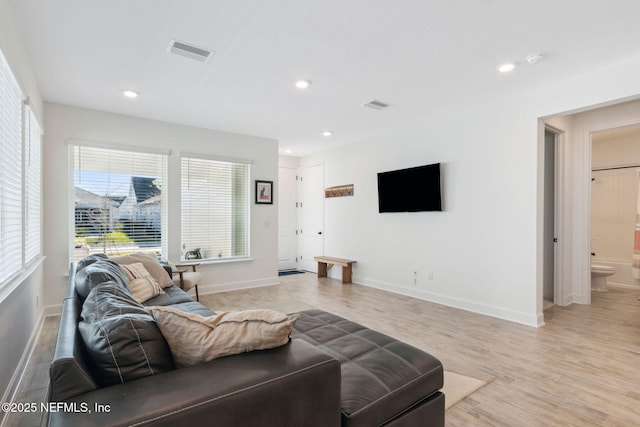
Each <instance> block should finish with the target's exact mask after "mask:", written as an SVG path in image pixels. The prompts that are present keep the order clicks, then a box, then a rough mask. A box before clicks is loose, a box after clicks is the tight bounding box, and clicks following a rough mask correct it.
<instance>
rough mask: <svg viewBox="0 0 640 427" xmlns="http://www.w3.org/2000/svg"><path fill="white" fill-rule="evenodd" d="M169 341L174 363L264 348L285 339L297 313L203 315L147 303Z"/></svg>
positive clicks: (271, 312)
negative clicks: (151, 305) (289, 314)
mask: <svg viewBox="0 0 640 427" xmlns="http://www.w3.org/2000/svg"><path fill="white" fill-rule="evenodd" d="M147 310H149V312H151V313H152V314H153V317H154V318H155V319H156V321H157V322H158V325H159V326H160V330H161V331H162V334H163V335H164V337H165V338H166V340H167V342H168V343H169V347H170V348H171V354H172V355H173V359H174V360H175V363H176V366H178V367H182V366H189V365H196V364H198V363H202V362H206V361H209V360H213V359H216V358H219V357H223V356H229V355H232V354H239V353H244V352H248V351H253V350H266V349H269V348H274V347H279V346H282V345H284V344H286V343H288V342H289V334H290V333H291V329H292V328H293V324H294V323H295V321H296V320H297V319H298V315H292V316H288V315H285V314H282V313H278V312H276V311H273V310H247V311H238V312H223V313H220V314H217V315H214V316H209V317H204V316H200V315H198V314H195V313H189V312H185V311H182V310H179V309H176V308H173V307H147Z"/></svg>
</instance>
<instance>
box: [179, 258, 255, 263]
mask: <svg viewBox="0 0 640 427" xmlns="http://www.w3.org/2000/svg"><path fill="white" fill-rule="evenodd" d="M254 259H255V258H253V257H250V256H246V257H230V258H204V259H190V260H185V261H177V262H174V261H171V262H172V263H173V264H176V265H212V264H233V263H236V262H251V261H253V260H254Z"/></svg>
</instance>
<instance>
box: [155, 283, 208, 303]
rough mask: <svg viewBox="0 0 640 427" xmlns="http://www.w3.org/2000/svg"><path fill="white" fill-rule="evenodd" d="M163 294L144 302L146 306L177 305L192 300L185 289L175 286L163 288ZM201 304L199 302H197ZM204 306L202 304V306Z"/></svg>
mask: <svg viewBox="0 0 640 427" xmlns="http://www.w3.org/2000/svg"><path fill="white" fill-rule="evenodd" d="M162 290H163V291H164V294H162V295H158V296H157V297H153V298H151V299H149V300H147V301H145V302H144V305H146V306H152V305H174V306H175V305H177V304H184V303H188V302H194V301H193V298H191V297H190V296H189V295H188V294H187V293H186V292H185V291H183V290H182V289H180V288H179V287H177V286H169V287H168V288H163V289H162ZM197 304H199V305H202V304H200V303H197ZM203 307H204V306H203Z"/></svg>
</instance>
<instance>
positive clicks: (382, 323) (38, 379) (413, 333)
mask: <svg viewBox="0 0 640 427" xmlns="http://www.w3.org/2000/svg"><path fill="white" fill-rule="evenodd" d="M281 281H282V284H281V285H279V286H270V287H267V288H258V289H251V290H245V291H235V292H225V293H219V294H209V295H204V296H202V297H201V301H202V302H203V303H205V304H206V305H208V306H209V307H211V308H212V309H213V310H218V311H224V310H234V309H236V310H242V309H247V308H252V307H263V308H274V307H285V309H286V307H291V308H296V309H297V308H300V309H304V308H310V307H317V308H320V309H324V310H327V311H331V312H333V313H335V314H338V315H340V316H343V317H346V318H349V319H351V320H353V321H356V322H359V323H362V324H364V325H366V326H368V327H370V328H373V329H376V330H379V331H381V332H384V333H386V334H389V335H392V336H394V337H396V338H398V339H400V340H403V341H405V342H408V343H410V344H412V345H414V346H416V347H419V348H421V349H423V350H426V351H428V352H429V353H431V354H433V355H434V356H436V357H438V358H439V359H440V360H441V361H442V362H443V364H444V366H445V369H447V370H450V371H453V372H457V373H460V374H464V375H469V376H473V377H476V378H480V379H483V380H491V382H490V383H489V384H488V385H487V386H485V387H483V388H482V389H480V390H479V391H477V392H475V393H473V394H472V395H471V396H469V397H467V398H466V399H465V400H463V401H461V402H459V403H458V404H456V405H455V406H454V407H453V408H451V409H449V410H447V413H446V417H445V418H446V425H447V426H448V427H454V426H509V427H515V426H517V427H520V426H523V427H527V426H545V427H547V426H581V427H582V426H607V427H612V426H625V427H627V426H639V425H640V301H638V297H639V296H640V292H638V291H633V290H628V289H621V288H614V287H611V288H610V290H609V292H607V293H594V294H593V296H592V305H591V306H583V305H577V304H576V305H572V306H569V307H557V306H553V307H550V308H549V309H547V310H546V311H545V321H546V325H545V326H543V327H541V328H531V327H526V326H521V325H518V324H515V323H511V322H507V321H502V320H498V319H494V318H491V317H486V316H482V315H477V314H473V313H469V312H465V311H462V310H457V309H454V308H450V307H445V306H441V305H438V304H433V303H429V302H425V301H421V300H416V299H413V298H409V297H405V296H402V295H397V294H392V293H388V292H384V291H380V290H376V289H371V288H367V287H364V286H360V285H356V284H349V285H342V284H341V283H340V282H339V281H336V280H333V279H326V278H322V279H318V278H317V277H316V275H314V274H308V273H307V274H298V275H291V276H283V277H281ZM57 322H58V319H57V318H47V320H46V322H45V325H44V328H43V332H42V334H41V336H40V339H39V341H38V344H37V348H36V351H35V352H34V355H33V358H32V362H31V363H30V364H29V367H28V369H27V372H26V374H25V380H24V381H23V383H22V386H21V389H20V392H19V395H18V399H17V400H16V401H22V402H34V401H39V399H43V398H44V394H43V393H44V390H46V381H47V377H46V372H47V371H46V370H47V368H48V360H50V359H51V357H52V354H53V345H54V341H55V335H56V331H57ZM38 422H39V418H38V417H37V416H34V417H31V418H30V417H22V418H17V417H13V418H10V419H9V420H8V425H11V426H14V425H37V424H38Z"/></svg>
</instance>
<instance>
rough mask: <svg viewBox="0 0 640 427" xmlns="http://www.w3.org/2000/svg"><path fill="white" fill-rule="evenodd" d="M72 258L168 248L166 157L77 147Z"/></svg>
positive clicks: (158, 252) (75, 150)
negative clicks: (166, 226)
mask: <svg viewBox="0 0 640 427" xmlns="http://www.w3.org/2000/svg"><path fill="white" fill-rule="evenodd" d="M71 148H72V150H73V163H74V167H73V171H74V176H73V181H72V182H73V184H72V185H73V188H72V189H71V190H72V193H71V194H72V195H73V197H72V200H73V201H74V206H73V210H72V212H73V224H74V230H75V233H74V236H73V239H72V242H71V243H72V245H71V246H72V248H71V253H72V255H71V259H73V260H79V259H82V258H84V257H85V256H87V255H89V254H95V253H104V254H107V255H126V254H130V253H134V252H145V253H149V254H153V255H156V256H161V255H162V254H163V253H164V252H165V250H163V248H164V247H165V246H166V245H165V240H166V239H165V238H164V234H165V233H164V230H165V229H166V228H165V226H164V223H165V218H166V210H167V203H166V191H163V190H162V184H163V183H164V182H166V173H167V172H166V171H167V155H166V154H156V153H148V152H138V151H128V150H124V149H110V148H103V147H94V146H84V145H72V146H71Z"/></svg>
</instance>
